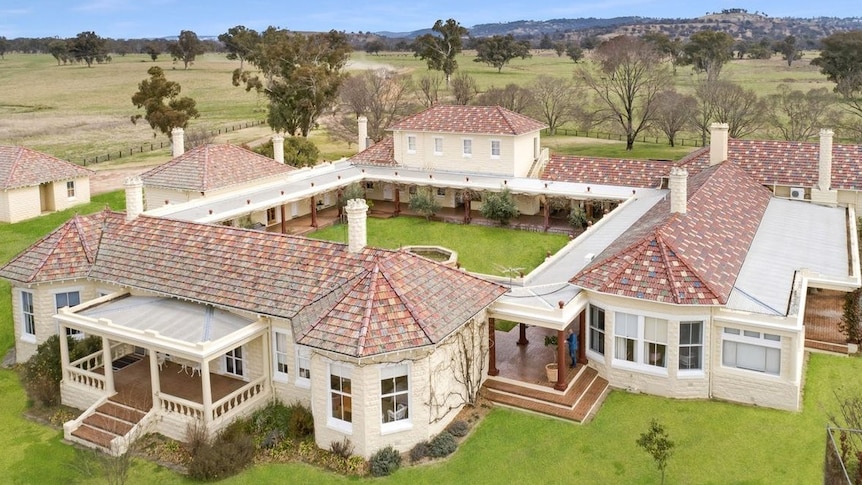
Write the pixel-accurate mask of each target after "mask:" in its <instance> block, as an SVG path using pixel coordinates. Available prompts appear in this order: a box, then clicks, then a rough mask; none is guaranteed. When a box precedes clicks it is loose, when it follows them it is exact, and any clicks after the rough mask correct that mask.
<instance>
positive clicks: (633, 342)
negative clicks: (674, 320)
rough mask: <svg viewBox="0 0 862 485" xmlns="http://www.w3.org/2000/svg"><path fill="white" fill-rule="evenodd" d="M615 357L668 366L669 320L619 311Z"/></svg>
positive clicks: (650, 364) (655, 365)
mask: <svg viewBox="0 0 862 485" xmlns="http://www.w3.org/2000/svg"><path fill="white" fill-rule="evenodd" d="M614 359H615V360H618V361H626V362H632V363H634V364H642V365H646V366H652V367H663V368H666V367H667V320H664V319H661V318H654V317H646V316H643V315H633V314H630V313H623V312H616V313H615V314H614Z"/></svg>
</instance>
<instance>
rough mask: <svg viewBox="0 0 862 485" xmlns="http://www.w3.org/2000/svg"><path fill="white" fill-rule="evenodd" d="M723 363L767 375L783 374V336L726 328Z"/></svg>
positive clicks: (722, 348) (723, 338) (722, 351)
mask: <svg viewBox="0 0 862 485" xmlns="http://www.w3.org/2000/svg"><path fill="white" fill-rule="evenodd" d="M722 340H723V342H722V345H721V363H722V364H723V365H724V366H725V367H735V368H737V369H745V370H750V371H755V372H763V373H765V374H772V375H776V376H777V375H780V374H781V336H780V335H775V334H770V333H764V334H761V333H760V332H753V331H748V330H746V331H744V332H742V333H741V332H740V331H739V329H737V328H725V329H724V332H723V334H722Z"/></svg>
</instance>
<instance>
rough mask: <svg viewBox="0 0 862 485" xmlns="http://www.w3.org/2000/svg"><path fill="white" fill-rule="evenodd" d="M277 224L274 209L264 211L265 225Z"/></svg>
mask: <svg viewBox="0 0 862 485" xmlns="http://www.w3.org/2000/svg"><path fill="white" fill-rule="evenodd" d="M276 222H278V217H277V216H276V214H275V207H270V208H269V209H267V210H266V223H267V224H275V223H276Z"/></svg>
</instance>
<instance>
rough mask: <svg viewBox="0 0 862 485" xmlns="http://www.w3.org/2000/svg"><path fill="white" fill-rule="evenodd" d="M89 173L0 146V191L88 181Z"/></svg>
mask: <svg viewBox="0 0 862 485" xmlns="http://www.w3.org/2000/svg"><path fill="white" fill-rule="evenodd" d="M92 174H93V171H92V170H89V169H86V168H84V167H80V166H78V165H75V164H74V163H70V162H66V161H64V160H60V159H59V158H54V157H52V156H51V155H46V154H44V153H40V152H37V151H35V150H30V149H29V148H24V147H20V146H2V145H0V190H5V189H15V188H18V187H30V186H33V185H39V184H41V183H45V182H55V181H60V180H70V179H74V178H79V177H89V176H90V175H92Z"/></svg>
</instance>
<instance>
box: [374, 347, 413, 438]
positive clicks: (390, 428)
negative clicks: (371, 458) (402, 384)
mask: <svg viewBox="0 0 862 485" xmlns="http://www.w3.org/2000/svg"><path fill="white" fill-rule="evenodd" d="M410 371H411V366H410V364H409V363H404V364H394V365H383V366H381V367H380V373H379V376H378V377H379V379H378V384H379V385H380V392H379V395H380V432H381V434H388V433H395V432H399V431H404V430H406V429H411V428H412V427H413V419H412V415H411V410H412V399H411V396H410V389H411V379H410ZM401 377H403V378H405V379H406V386H407V388H406V389H402V390H399V389H398V384H397V382H396V381H395V380H396V379H398V378H401ZM390 379H391V380H393V387H392V392H389V393H384V390H383V389H384V381H386V380H390ZM399 396H403V399H402V400H401V402H399V399H398V397H399ZM384 399H392V400H393V404H394V405H395V408H394V409H387V408H386V407H385V406H384ZM403 401H406V403H405V402H403ZM401 404H403V405H404V406H406V408H405V415H404V417H402V418H401V419H397V420H394V421H387V418H388V417H389V416H390V415H391V414H393V413H396V412H398V411H399V410H400V408H399V407H398V406H399V405H401Z"/></svg>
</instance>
